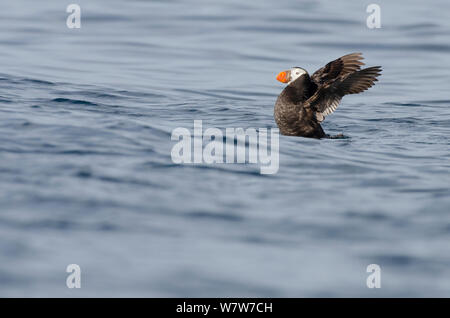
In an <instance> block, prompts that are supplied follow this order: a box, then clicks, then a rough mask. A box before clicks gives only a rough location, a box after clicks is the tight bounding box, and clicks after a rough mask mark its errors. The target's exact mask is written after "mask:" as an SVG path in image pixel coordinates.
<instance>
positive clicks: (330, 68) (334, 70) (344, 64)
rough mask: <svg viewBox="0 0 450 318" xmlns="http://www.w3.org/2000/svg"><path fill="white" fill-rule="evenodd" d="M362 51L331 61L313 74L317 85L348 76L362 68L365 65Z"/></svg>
mask: <svg viewBox="0 0 450 318" xmlns="http://www.w3.org/2000/svg"><path fill="white" fill-rule="evenodd" d="M363 59H364V58H363V56H362V53H351V54H347V55H344V56H342V57H340V58H338V59H336V60H334V61H331V62H329V63H328V64H327V65H325V66H324V67H322V68H320V69H318V70H317V71H315V72H314V74H313V75H312V76H311V79H312V80H313V82H315V83H316V84H317V85H323V84H325V83H327V82H330V81H332V80H334V79H337V78H339V77H343V76H346V75H348V74H351V73H353V72H356V71H358V70H360V69H361V66H362V65H364V63H363V62H361V60H363Z"/></svg>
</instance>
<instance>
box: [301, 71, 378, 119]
mask: <svg viewBox="0 0 450 318" xmlns="http://www.w3.org/2000/svg"><path fill="white" fill-rule="evenodd" d="M380 74H381V66H373V67H369V68H366V69H363V70H360V71H357V72H354V73H351V74H347V75H346V76H343V77H341V78H339V79H336V80H335V81H332V82H329V83H326V84H324V85H322V86H321V87H319V89H318V90H317V91H316V92H315V93H314V95H313V96H311V97H310V98H309V99H308V100H307V101H306V102H305V107H310V108H311V109H313V110H314V111H315V112H316V118H317V120H318V121H319V122H321V121H323V119H324V117H325V116H327V115H329V114H331V113H332V112H334V111H335V110H336V108H337V107H338V105H339V102H340V101H341V99H342V97H343V96H344V95H347V94H357V93H361V92H362V91H365V90H366V89H368V88H369V87H372V86H373V85H374V83H375V82H376V81H377V76H379V75H380Z"/></svg>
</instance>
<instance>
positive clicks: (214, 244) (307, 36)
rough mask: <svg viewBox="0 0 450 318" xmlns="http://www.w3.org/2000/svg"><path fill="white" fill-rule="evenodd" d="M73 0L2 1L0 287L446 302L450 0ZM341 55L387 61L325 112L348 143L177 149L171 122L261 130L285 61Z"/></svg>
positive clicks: (309, 65)
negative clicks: (369, 81) (245, 158)
mask: <svg viewBox="0 0 450 318" xmlns="http://www.w3.org/2000/svg"><path fill="white" fill-rule="evenodd" d="M76 3H78V4H79V5H80V6H81V13H82V20H81V23H82V24H81V29H68V28H67V27H66V18H67V16H68V13H66V6H67V5H68V4H69V2H67V3H65V2H61V1H57V0H53V1H9V2H8V3H6V2H5V1H3V2H2V3H1V4H0V30H1V31H0V61H1V69H0V296H8V297H9V296H33V297H35V296H41V297H46V296H63V297H72V296H74V297H79V296H88V297H91V296H138V297H144V296H145V297H147V296H155V297H162V296H167V297H173V296H186V297H197V296H209V297H215V296H236V297H237V296H254V297H259V296H261V297H311V296H339V297H340V296H364V297H366V296H374V297H380V296H388V297H390V296H447V297H449V296H450V190H449V185H450V151H449V149H450V148H449V145H450V137H449V136H450V96H449V92H448V89H449V73H450V45H449V43H450V21H449V20H448V14H449V12H450V3H449V2H448V1H444V0H439V1H434V2H433V4H430V3H427V2H424V1H395V2H394V1H385V0H383V1H380V0H378V1H377V2H376V3H378V4H379V5H380V6H381V23H382V27H381V28H380V29H369V28H367V26H366V18H367V16H368V15H369V14H368V13H366V7H367V5H368V4H369V3H370V2H367V3H365V2H364V1H363V2H361V1H356V0H355V1H345V2H344V1H342V2H339V3H337V2H336V3H334V2H326V1H294V0H292V1H289V0H281V1H269V0H266V1H261V0H260V1H252V2H250V1H241V0H239V1H238V0H220V1H207V0H204V1H201V0H193V1H181V0H174V1H138V0H134V1H119V0H108V1H106V0H103V1H100V0H97V1H88V0H77V2H76ZM351 52H363V53H364V56H365V57H366V60H365V62H366V63H367V65H368V66H373V65H382V66H383V75H382V76H381V78H380V81H379V82H378V83H377V84H376V86H374V87H373V88H371V89H370V90H369V91H367V92H365V93H363V94H359V95H352V96H347V97H345V98H344V99H343V102H342V103H341V105H340V106H339V108H338V110H337V111H336V112H335V113H334V114H333V115H331V116H329V117H327V119H326V120H325V122H324V123H323V127H324V129H325V131H326V132H327V133H330V134H338V133H344V134H345V135H346V136H347V137H348V138H347V139H341V140H310V139H305V138H294V137H285V136H280V167H279V171H278V173H277V174H274V175H261V174H260V173H259V167H258V166H256V165H249V164H227V165H176V164H174V163H173V162H172V160H171V156H170V152H171V148H172V146H173V145H174V142H173V141H171V140H170V136H171V132H172V130H173V129H174V128H176V127H186V128H188V129H191V130H192V128H193V121H194V120H197V119H198V120H200V119H201V120H203V125H204V126H205V127H218V128H220V129H225V128H227V127H242V128H248V127H266V128H273V127H275V122H274V119H273V106H274V103H275V100H276V97H277V95H278V94H279V93H280V92H281V90H282V88H283V86H282V85H281V84H280V83H278V82H276V81H275V76H276V74H277V73H278V72H279V71H282V70H285V69H288V68H290V67H292V66H301V67H304V68H306V69H307V70H309V72H310V73H312V72H313V71H314V70H316V69H317V68H319V67H321V66H323V65H324V64H325V63H327V62H328V61H330V60H332V59H334V58H337V57H339V56H341V55H344V54H347V53H351ZM72 263H74V264H78V265H79V266H80V267H81V271H82V283H81V284H82V287H81V289H68V288H67V287H66V277H67V275H68V274H67V273H66V271H65V270H66V266H67V265H68V264H72ZM372 263H373V264H378V265H380V267H381V288H380V289H369V288H367V286H366V278H367V276H368V275H369V274H368V273H366V267H367V265H369V264H372Z"/></svg>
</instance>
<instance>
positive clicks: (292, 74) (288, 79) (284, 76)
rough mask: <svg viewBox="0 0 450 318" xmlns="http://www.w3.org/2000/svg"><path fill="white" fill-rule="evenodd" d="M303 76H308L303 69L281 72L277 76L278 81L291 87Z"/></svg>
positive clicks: (296, 68) (295, 68)
mask: <svg viewBox="0 0 450 318" xmlns="http://www.w3.org/2000/svg"><path fill="white" fill-rule="evenodd" d="M303 74H308V72H307V71H306V70H305V69H303V68H301V67H293V68H291V69H290V70H287V71H283V72H280V73H279V74H278V75H277V80H279V81H280V82H282V83H287V84H288V85H289V84H291V83H292V82H293V81H295V80H296V79H297V78H299V77H300V76H302V75H303Z"/></svg>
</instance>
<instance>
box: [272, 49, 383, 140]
mask: <svg viewBox="0 0 450 318" xmlns="http://www.w3.org/2000/svg"><path fill="white" fill-rule="evenodd" d="M362 59H363V57H362V54H361V53H352V54H348V55H345V56H342V57H340V58H338V59H337V60H334V61H332V62H330V63H328V64H327V65H325V66H324V67H322V68H320V69H319V70H317V71H316V72H315V73H314V74H313V75H311V76H309V74H308V72H307V71H306V70H304V69H303V68H301V67H293V68H291V69H290V70H288V71H284V72H281V73H280V74H278V76H277V80H279V81H280V82H283V83H287V84H288V85H287V86H286V87H285V88H284V90H283V91H282V92H281V94H280V96H278V99H277V101H276V103H275V111H274V116H275V121H276V123H277V125H278V127H279V128H280V132H281V133H282V134H283V135H288V136H303V137H311V138H323V137H329V136H328V135H326V134H325V132H324V131H323V129H322V127H321V126H320V123H321V122H322V121H323V120H324V119H325V117H326V116H327V115H329V114H331V113H332V112H334V111H335V110H336V108H337V107H338V105H339V102H340V101H341V99H342V97H343V96H344V95H347V94H357V93H360V92H362V91H365V90H366V89H368V88H369V87H371V86H372V85H374V82H376V81H377V79H376V77H377V76H379V75H380V74H381V73H380V72H381V66H373V67H369V68H366V69H362V70H361V65H364V63H363V62H361V60H362Z"/></svg>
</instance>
